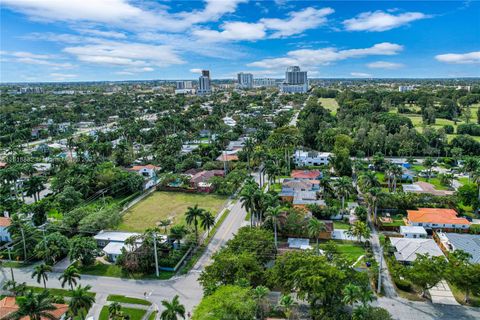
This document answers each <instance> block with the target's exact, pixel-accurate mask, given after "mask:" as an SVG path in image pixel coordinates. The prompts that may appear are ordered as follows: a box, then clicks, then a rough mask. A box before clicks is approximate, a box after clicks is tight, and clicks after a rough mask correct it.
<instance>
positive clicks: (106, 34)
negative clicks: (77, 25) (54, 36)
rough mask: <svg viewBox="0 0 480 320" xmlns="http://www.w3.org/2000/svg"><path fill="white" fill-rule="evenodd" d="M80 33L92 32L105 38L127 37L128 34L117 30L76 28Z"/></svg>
mask: <svg viewBox="0 0 480 320" xmlns="http://www.w3.org/2000/svg"><path fill="white" fill-rule="evenodd" d="M76 30H77V31H78V32H80V33H84V34H91V35H94V36H98V37H104V38H114V39H125V38H126V37H127V36H126V35H125V33H122V32H117V31H102V30H95V29H76Z"/></svg>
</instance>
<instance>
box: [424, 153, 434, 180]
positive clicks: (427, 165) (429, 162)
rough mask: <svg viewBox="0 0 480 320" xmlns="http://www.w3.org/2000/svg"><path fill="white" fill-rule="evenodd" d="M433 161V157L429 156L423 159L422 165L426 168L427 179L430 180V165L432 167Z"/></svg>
mask: <svg viewBox="0 0 480 320" xmlns="http://www.w3.org/2000/svg"><path fill="white" fill-rule="evenodd" d="M434 163H435V161H433V159H432V158H430V157H428V158H426V159H425V160H423V166H424V167H425V168H426V169H427V181H429V180H430V177H431V175H432V167H433V165H434Z"/></svg>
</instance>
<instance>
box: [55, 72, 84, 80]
mask: <svg viewBox="0 0 480 320" xmlns="http://www.w3.org/2000/svg"><path fill="white" fill-rule="evenodd" d="M50 77H51V78H52V79H53V80H55V81H64V80H71V79H75V78H78V75H76V74H69V73H50Z"/></svg>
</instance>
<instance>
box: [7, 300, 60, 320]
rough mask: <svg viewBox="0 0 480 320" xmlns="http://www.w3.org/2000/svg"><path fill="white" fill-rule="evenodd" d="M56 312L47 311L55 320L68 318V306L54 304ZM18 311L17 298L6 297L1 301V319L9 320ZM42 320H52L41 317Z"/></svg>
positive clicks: (26, 319) (23, 319)
mask: <svg viewBox="0 0 480 320" xmlns="http://www.w3.org/2000/svg"><path fill="white" fill-rule="evenodd" d="M53 305H54V306H55V308H56V309H55V310H51V311H47V312H48V313H49V314H51V315H52V316H53V317H54V318H55V319H58V320H63V319H65V318H66V316H67V312H68V305H66V304H60V303H54V304H53ZM17 310H18V305H17V301H16V299H15V297H5V298H3V299H2V300H0V319H8V318H9V316H10V315H11V314H12V313H14V312H15V311H17ZM20 320H30V317H23V318H20ZM41 320H50V319H48V318H46V317H41Z"/></svg>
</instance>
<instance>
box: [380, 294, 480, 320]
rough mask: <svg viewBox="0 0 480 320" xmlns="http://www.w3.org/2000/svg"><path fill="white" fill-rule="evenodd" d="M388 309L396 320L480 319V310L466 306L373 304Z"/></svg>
mask: <svg viewBox="0 0 480 320" xmlns="http://www.w3.org/2000/svg"><path fill="white" fill-rule="evenodd" d="M373 304H374V305H376V306H380V307H382V308H385V309H387V310H388V311H389V312H390V314H391V315H392V317H393V319H396V320H464V319H465V320H467V319H468V320H470V319H472V320H473V319H480V309H479V308H471V307H464V306H452V305H442V304H432V303H430V302H415V301H408V300H405V299H402V298H379V299H378V300H377V301H375V302H374V303H373Z"/></svg>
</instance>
